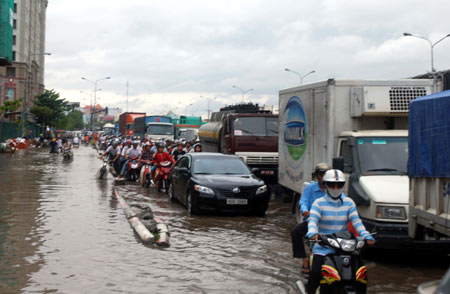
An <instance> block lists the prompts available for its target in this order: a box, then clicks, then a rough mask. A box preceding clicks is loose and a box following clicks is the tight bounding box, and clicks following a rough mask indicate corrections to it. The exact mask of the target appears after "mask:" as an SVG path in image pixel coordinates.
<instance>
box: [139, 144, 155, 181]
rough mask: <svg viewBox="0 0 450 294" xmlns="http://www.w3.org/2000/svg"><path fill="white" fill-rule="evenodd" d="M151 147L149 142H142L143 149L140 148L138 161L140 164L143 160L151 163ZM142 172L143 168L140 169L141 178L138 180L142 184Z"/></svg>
mask: <svg viewBox="0 0 450 294" xmlns="http://www.w3.org/2000/svg"><path fill="white" fill-rule="evenodd" d="M151 147H152V144H151V143H150V142H146V143H144V149H143V150H142V153H141V156H139V162H141V166H142V162H143V161H148V162H150V163H152V159H153V154H154V153H153V152H152V150H151ZM143 174H144V169H141V176H140V179H141V180H140V181H141V183H142V184H144V179H143Z"/></svg>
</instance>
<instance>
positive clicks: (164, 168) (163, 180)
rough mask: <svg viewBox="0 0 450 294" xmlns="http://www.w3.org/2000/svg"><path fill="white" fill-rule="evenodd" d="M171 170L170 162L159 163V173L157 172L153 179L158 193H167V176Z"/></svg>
mask: <svg viewBox="0 0 450 294" xmlns="http://www.w3.org/2000/svg"><path fill="white" fill-rule="evenodd" d="M171 169H172V163H171V162H170V161H163V162H160V163H159V171H158V172H157V174H156V176H155V178H156V182H157V183H158V184H157V185H158V191H161V190H164V192H166V191H167V189H168V188H169V175H170V170H171Z"/></svg>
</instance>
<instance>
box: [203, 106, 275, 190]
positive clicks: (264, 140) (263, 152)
mask: <svg viewBox="0 0 450 294" xmlns="http://www.w3.org/2000/svg"><path fill="white" fill-rule="evenodd" d="M198 136H199V139H200V143H201V144H202V149H203V151H204V152H219V153H224V154H235V155H237V156H239V157H241V158H242V159H243V160H244V162H245V163H246V164H247V165H248V166H249V167H250V168H251V169H252V171H253V172H254V174H255V175H256V176H258V177H260V178H261V179H263V180H264V181H265V182H266V183H267V184H274V183H276V181H277V170H278V115H276V114H273V113H272V111H271V110H268V109H265V108H264V107H259V106H258V104H252V103H249V104H238V105H231V106H226V107H222V108H221V109H220V111H218V112H213V113H212V115H211V119H210V121H209V122H208V123H207V124H205V125H203V126H201V127H200V129H199V131H198Z"/></svg>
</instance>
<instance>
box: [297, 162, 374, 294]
mask: <svg viewBox="0 0 450 294" xmlns="http://www.w3.org/2000/svg"><path fill="white" fill-rule="evenodd" d="M323 183H324V184H325V187H326V191H327V193H326V195H325V196H323V197H321V198H319V199H317V200H316V201H314V202H313V204H312V207H311V210H310V215H309V220H308V233H307V235H306V236H307V237H308V238H309V239H311V240H318V234H333V233H336V232H342V231H348V222H349V221H350V222H351V224H352V225H353V227H354V229H355V230H356V232H357V233H358V234H359V235H360V236H361V237H362V238H364V239H366V240H367V243H368V244H369V245H373V244H374V243H375V239H374V238H373V237H372V236H371V235H370V234H369V232H367V231H366V228H365V227H364V225H363V223H362V221H361V219H360V218H359V215H358V212H357V211H356V205H355V203H354V202H353V200H352V199H350V198H348V197H346V196H345V195H344V193H343V192H342V190H343V188H344V185H345V177H344V173H343V172H342V171H340V170H337V169H330V170H328V171H327V172H326V173H325V174H324V176H323ZM333 253H334V249H332V248H330V247H324V246H321V245H319V244H315V245H314V248H313V254H314V256H313V263H312V268H311V274H310V275H309V279H308V293H309V294H314V293H315V292H316V289H317V287H318V286H319V285H320V280H321V278H322V275H321V269H322V264H323V262H324V259H325V256H326V255H328V254H333Z"/></svg>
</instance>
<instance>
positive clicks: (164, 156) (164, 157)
mask: <svg viewBox="0 0 450 294" xmlns="http://www.w3.org/2000/svg"><path fill="white" fill-rule="evenodd" d="M163 161H170V162H172V163H174V161H173V158H172V156H170V155H169V153H167V152H156V153H155V155H153V164H155V165H159V163H160V162H163Z"/></svg>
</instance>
